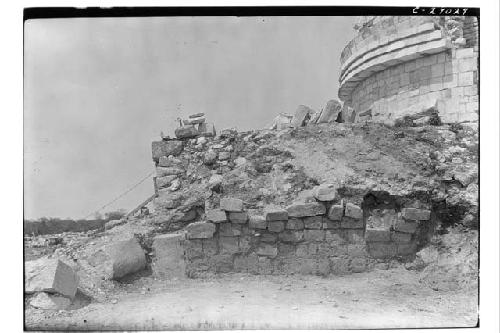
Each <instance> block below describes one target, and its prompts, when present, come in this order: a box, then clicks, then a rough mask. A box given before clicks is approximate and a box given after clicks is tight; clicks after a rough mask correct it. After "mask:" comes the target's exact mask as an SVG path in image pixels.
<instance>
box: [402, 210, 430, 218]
mask: <svg viewBox="0 0 500 333" xmlns="http://www.w3.org/2000/svg"><path fill="white" fill-rule="evenodd" d="M401 216H402V217H403V218H404V219H405V220H415V221H427V220H429V219H430V217H431V211H430V210H427V209H418V208H403V209H401Z"/></svg>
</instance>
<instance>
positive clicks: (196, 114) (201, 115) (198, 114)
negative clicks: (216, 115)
mask: <svg viewBox="0 0 500 333" xmlns="http://www.w3.org/2000/svg"><path fill="white" fill-rule="evenodd" d="M203 116H205V113H203V112H198V113H194V114H191V115H189V116H188V118H189V119H193V118H199V117H203Z"/></svg>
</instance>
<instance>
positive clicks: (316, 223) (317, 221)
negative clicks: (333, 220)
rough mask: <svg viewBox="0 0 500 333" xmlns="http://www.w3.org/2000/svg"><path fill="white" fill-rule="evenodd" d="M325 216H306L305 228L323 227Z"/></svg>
mask: <svg viewBox="0 0 500 333" xmlns="http://www.w3.org/2000/svg"><path fill="white" fill-rule="evenodd" d="M322 225H323V216H308V217H305V218H304V228H305V229H321V226H322Z"/></svg>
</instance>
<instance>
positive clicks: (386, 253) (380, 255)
mask: <svg viewBox="0 0 500 333" xmlns="http://www.w3.org/2000/svg"><path fill="white" fill-rule="evenodd" d="M368 253H369V254H370V256H371V257H373V258H375V259H387V258H392V257H394V256H395V255H396V253H397V246H396V243H393V242H372V243H368Z"/></svg>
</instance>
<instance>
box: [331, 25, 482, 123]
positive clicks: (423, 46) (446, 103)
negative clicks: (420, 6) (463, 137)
mask: <svg viewBox="0 0 500 333" xmlns="http://www.w3.org/2000/svg"><path fill="white" fill-rule="evenodd" d="M356 27H357V29H358V35H357V36H356V37H355V38H354V39H353V40H352V41H351V42H349V44H348V45H347V46H346V47H345V49H344V50H343V52H342V54H341V64H342V65H341V74H340V78H339V82H340V88H339V92H338V94H339V98H340V99H341V100H343V101H344V108H345V109H346V110H347V109H348V108H352V109H353V110H354V112H355V114H356V115H355V117H354V121H366V120H368V121H376V122H384V123H390V124H393V123H394V122H395V121H396V120H397V119H401V118H403V117H404V116H410V117H411V116H415V115H421V113H422V112H424V115H425V111H427V110H430V109H432V110H433V111H437V112H438V114H439V117H440V118H441V121H443V122H445V123H455V122H475V121H477V120H478V112H479V100H478V81H479V76H478V51H479V50H478V45H477V41H478V26H477V18H476V17H466V18H462V17H419V16H415V17H412V16H406V17H405V16H399V17H393V16H379V17H371V18H365V20H364V21H363V22H361V23H358V25H357V26H356Z"/></svg>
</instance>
